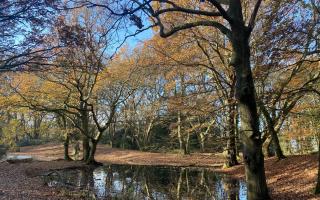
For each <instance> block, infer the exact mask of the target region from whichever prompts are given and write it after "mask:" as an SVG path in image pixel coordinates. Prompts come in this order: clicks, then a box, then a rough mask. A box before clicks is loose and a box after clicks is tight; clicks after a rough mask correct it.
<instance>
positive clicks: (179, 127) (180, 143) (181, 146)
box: [177, 111, 184, 153]
mask: <svg viewBox="0 0 320 200" xmlns="http://www.w3.org/2000/svg"><path fill="white" fill-rule="evenodd" d="M177 124H178V127H177V134H178V140H179V149H180V152H181V153H183V152H184V147H183V139H182V135H181V112H180V111H178V122H177Z"/></svg>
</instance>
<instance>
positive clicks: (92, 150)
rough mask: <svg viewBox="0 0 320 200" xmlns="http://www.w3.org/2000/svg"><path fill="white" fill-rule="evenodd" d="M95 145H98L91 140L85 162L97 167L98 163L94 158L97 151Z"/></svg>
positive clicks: (95, 141)
mask: <svg viewBox="0 0 320 200" xmlns="http://www.w3.org/2000/svg"><path fill="white" fill-rule="evenodd" d="M97 144H98V141H97V140H93V139H92V140H91V143H90V151H89V155H88V159H87V160H86V164H89V165H99V163H98V162H97V161H96V160H95V158H94V156H95V154H96V150H97Z"/></svg>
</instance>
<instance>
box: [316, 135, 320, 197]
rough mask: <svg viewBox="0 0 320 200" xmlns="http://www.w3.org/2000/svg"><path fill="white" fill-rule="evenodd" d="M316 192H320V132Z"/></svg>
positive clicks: (319, 137) (319, 136)
mask: <svg viewBox="0 0 320 200" xmlns="http://www.w3.org/2000/svg"><path fill="white" fill-rule="evenodd" d="M315 194H320V134H319V135H318V180H317V185H316V189H315Z"/></svg>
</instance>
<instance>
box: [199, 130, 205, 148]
mask: <svg viewBox="0 0 320 200" xmlns="http://www.w3.org/2000/svg"><path fill="white" fill-rule="evenodd" d="M199 140H200V151H201V152H202V153H204V152H205V136H204V133H202V132H200V133H199Z"/></svg>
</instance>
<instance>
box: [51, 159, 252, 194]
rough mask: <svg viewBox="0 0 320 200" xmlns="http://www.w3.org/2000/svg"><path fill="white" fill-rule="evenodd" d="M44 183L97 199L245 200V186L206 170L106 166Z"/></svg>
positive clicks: (65, 174)
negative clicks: (76, 190)
mask: <svg viewBox="0 0 320 200" xmlns="http://www.w3.org/2000/svg"><path fill="white" fill-rule="evenodd" d="M46 183H47V184H48V185H49V186H51V187H66V188H77V189H80V190H87V191H90V193H91V196H92V195H94V197H93V198H96V199H132V200H140V199H141V200H149V199H150V200H151V199H154V200H167V199H168V200H169V199H170V200H171V199H173V200H175V199H182V200H198V199H199V200H206V199H208V200H209V199H210V200H224V199H230V200H245V199H247V198H246V196H247V193H246V185H245V182H243V181H239V180H234V179H231V178H230V177H228V176H226V175H223V174H219V173H216V172H213V171H211V170H209V169H205V168H183V167H155V166H130V165H108V166H102V167H98V168H94V169H92V168H80V169H79V168H78V169H64V170H61V171H57V172H55V173H53V174H52V175H51V176H50V178H49V179H47V180H46Z"/></svg>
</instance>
